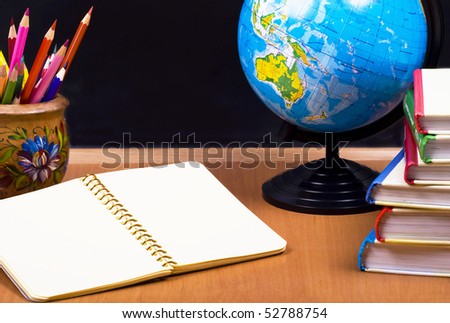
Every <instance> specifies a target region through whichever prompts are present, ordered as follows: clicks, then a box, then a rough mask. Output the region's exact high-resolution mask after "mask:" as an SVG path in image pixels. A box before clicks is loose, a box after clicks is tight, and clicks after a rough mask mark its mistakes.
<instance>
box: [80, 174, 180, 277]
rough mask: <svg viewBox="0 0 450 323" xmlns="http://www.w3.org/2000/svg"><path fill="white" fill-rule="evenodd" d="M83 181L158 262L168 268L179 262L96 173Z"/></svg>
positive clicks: (87, 176) (82, 179)
mask: <svg viewBox="0 0 450 323" xmlns="http://www.w3.org/2000/svg"><path fill="white" fill-rule="evenodd" d="M81 181H82V182H83V184H84V185H85V186H86V187H87V188H88V189H89V190H90V191H91V192H92V194H93V195H95V197H97V199H98V200H99V201H100V202H101V203H102V204H103V205H105V207H106V208H107V209H108V210H109V211H110V212H111V214H112V215H114V216H115V218H116V220H117V221H119V223H120V224H121V225H123V226H124V227H125V228H126V229H127V230H128V231H129V232H130V233H131V235H133V236H134V237H135V238H136V240H137V241H138V242H139V243H140V244H141V245H142V246H143V247H145V248H146V250H148V251H149V252H150V254H151V255H152V256H153V257H155V258H156V260H157V261H158V262H161V263H162V265H163V266H164V267H166V268H172V269H173V265H176V264H177V263H176V261H174V260H173V259H172V257H171V256H170V255H168V253H167V251H166V250H164V249H163V248H162V246H161V245H160V244H158V241H157V240H156V239H155V238H154V237H153V236H152V235H150V234H149V233H148V231H147V230H146V229H145V228H143V227H142V225H141V224H140V223H139V221H138V220H137V219H136V218H135V217H134V216H133V215H132V214H130V213H129V212H128V210H127V209H125V207H124V206H123V205H122V204H121V203H120V202H119V200H117V199H116V198H115V197H114V195H113V194H112V193H111V192H110V191H109V190H108V189H107V188H106V187H105V185H103V183H102V182H101V181H100V180H99V179H98V178H97V177H96V176H95V175H94V174H88V175H86V176H85V177H83V178H81Z"/></svg>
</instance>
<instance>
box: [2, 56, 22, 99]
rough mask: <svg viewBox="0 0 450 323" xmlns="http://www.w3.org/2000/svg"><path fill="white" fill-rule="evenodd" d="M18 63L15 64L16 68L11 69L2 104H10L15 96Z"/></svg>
mask: <svg viewBox="0 0 450 323" xmlns="http://www.w3.org/2000/svg"><path fill="white" fill-rule="evenodd" d="M17 76H18V70H17V64H16V65H14V68H12V69H11V73H10V75H9V77H8V83H7V84H6V89H5V93H4V94H3V98H2V104H10V103H11V101H12V99H13V97H14V89H15V88H16V83H17Z"/></svg>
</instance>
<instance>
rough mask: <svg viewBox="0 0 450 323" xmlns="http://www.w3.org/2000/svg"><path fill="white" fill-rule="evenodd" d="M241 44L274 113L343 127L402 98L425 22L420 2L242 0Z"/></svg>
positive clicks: (322, 128)
mask: <svg viewBox="0 0 450 323" xmlns="http://www.w3.org/2000/svg"><path fill="white" fill-rule="evenodd" d="M238 49H239V56H240V61H241V65H242V68H243V71H244V73H245V75H246V77H247V79H248V81H249V83H250V86H251V87H252V89H253V90H254V91H255V92H256V94H257V95H258V97H259V98H260V99H261V100H262V101H263V102H264V104H265V105H266V106H267V107H268V108H269V109H271V110H272V111H273V112H274V113H275V114H277V115H278V116H279V117H281V118H282V119H284V120H285V121H287V122H288V123H289V124H292V125H295V126H298V127H300V128H302V129H306V130H308V131H312V132H334V133H339V132H346V131H351V130H354V129H358V128H360V127H363V126H366V125H369V124H371V123H373V122H374V121H376V120H378V119H380V118H381V117H383V116H385V115H386V114H388V113H389V112H390V111H391V110H393V109H394V108H395V107H396V106H398V104H399V103H401V101H402V99H403V97H404V94H405V92H406V90H407V89H408V88H409V87H411V84H412V82H413V71H414V70H415V69H417V68H420V67H422V65H423V63H424V60H425V55H426V51H427V21H426V18H425V14H424V11H423V8H422V4H421V2H420V1H419V0H335V1H329V0H301V1H300V0H245V1H244V4H243V6H242V10H241V15H240V19H239V27H238Z"/></svg>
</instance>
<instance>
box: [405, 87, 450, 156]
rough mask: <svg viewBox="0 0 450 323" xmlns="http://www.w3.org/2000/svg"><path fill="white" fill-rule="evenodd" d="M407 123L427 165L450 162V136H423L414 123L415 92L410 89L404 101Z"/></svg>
mask: <svg viewBox="0 0 450 323" xmlns="http://www.w3.org/2000/svg"><path fill="white" fill-rule="evenodd" d="M403 110H404V112H405V116H406V121H407V123H408V126H409V128H410V129H411V132H412V134H413V136H414V140H415V142H416V145H417V148H418V150H419V155H420V158H421V159H422V160H423V161H424V162H425V163H448V162H450V135H435V134H422V133H420V132H419V131H418V130H417V127H416V123H415V121H414V91H413V90H412V89H409V90H408V91H407V92H406V95H405V99H404V100H403Z"/></svg>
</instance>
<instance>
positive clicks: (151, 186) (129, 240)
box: [0, 162, 286, 301]
mask: <svg viewBox="0 0 450 323" xmlns="http://www.w3.org/2000/svg"><path fill="white" fill-rule="evenodd" d="M0 208H1V212H0V223H1V225H0V261H1V266H2V268H3V270H4V271H5V272H6V274H7V275H8V276H9V277H10V278H11V280H12V281H13V282H14V283H15V284H16V286H17V287H18V288H19V289H20V291H21V292H22V293H23V294H24V295H25V297H26V298H27V299H29V300H33V301H49V300H55V299H62V298H68V297H74V296H78V295H83V294H88V293H94V292H99V291H104V290H108V289H112V288H117V287H122V286H126V285H130V284H135V283H139V282H142V281H146V280H150V279H153V278H157V277H164V276H169V275H172V274H178V273H184V272H188V271H193V270H200V269H206V268H210V267H216V266H221V265H226V264H231V263H235V262H240V261H246V260H251V259H256V258H260V257H264V256H270V255H274V254H277V253H281V252H282V251H283V250H284V249H285V247H286V241H285V240H283V239H282V238H281V237H280V236H279V235H278V234H277V233H275V232H274V231H273V230H272V229H271V228H269V227H268V226H267V225H266V224H265V223H263V222H262V221H261V220H260V219H259V218H258V217H257V216H256V215H254V214H253V213H252V212H250V211H249V210H248V209H247V208H246V207H245V206H244V205H243V204H242V203H240V202H239V200H238V199H236V197H234V196H233V195H232V194H231V193H230V192H229V191H228V190H227V189H226V188H225V187H224V186H223V185H222V184H221V183H220V182H219V181H218V180H217V179H216V178H215V177H214V175H212V174H211V173H210V172H209V171H208V170H207V169H206V168H205V167H204V166H203V165H201V164H198V163H193V162H191V163H183V164H174V165H170V166H166V167H148V168H137V169H128V170H121V171H115V172H110V173H104V174H98V175H88V176H86V177H84V178H82V179H75V180H70V181H67V182H64V183H62V184H58V185H55V186H52V187H49V188H46V189H43V190H39V191H36V192H33V193H28V194H24V195H20V196H17V197H12V198H9V199H5V200H2V201H0Z"/></svg>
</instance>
